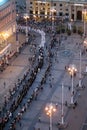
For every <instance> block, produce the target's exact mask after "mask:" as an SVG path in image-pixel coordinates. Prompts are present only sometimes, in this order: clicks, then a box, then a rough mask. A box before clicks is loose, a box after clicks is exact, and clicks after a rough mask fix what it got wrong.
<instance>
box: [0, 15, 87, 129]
mask: <svg viewBox="0 0 87 130" xmlns="http://www.w3.org/2000/svg"><path fill="white" fill-rule="evenodd" d="M75 26H76V27H77V28H78V30H79V28H80V27H81V30H79V33H78V32H74V31H75V30H74V31H73V28H74V27H75ZM63 27H64V28H63ZM59 28H60V30H59ZM62 29H64V30H65V31H64V30H62ZM67 30H68V31H67ZM59 31H60V32H59ZM86 33H87V32H86V21H85V22H84V21H82V22H79V21H77V22H74V21H67V22H64V21H63V22H62V24H61V23H60V22H59V24H57V23H56V21H53V20H52V21H49V20H48V21H46V22H43V21H41V22H38V20H35V21H33V19H30V18H29V15H28V13H27V14H26V15H25V14H24V17H23V18H22V20H20V19H19V20H18V21H17V30H16V33H14V34H13V35H12V36H10V37H8V39H6V40H5V41H3V42H2V43H3V44H4V42H5V44H4V45H5V46H6V47H7V45H6V42H8V43H9V44H11V48H10V49H9V50H10V51H9V50H6V52H5V51H3V48H1V50H2V51H1V55H0V56H1V60H3V58H4V64H3V65H2V61H1V68H0V70H1V72H0V129H1V130H63V129H65V130H73V129H74V130H86V129H87V115H86V110H87V102H86V97H87V94H86V91H87V88H86V84H87V42H86ZM4 48H5V47H4ZM5 49H6V48H5ZM3 56H4V57H3Z"/></svg>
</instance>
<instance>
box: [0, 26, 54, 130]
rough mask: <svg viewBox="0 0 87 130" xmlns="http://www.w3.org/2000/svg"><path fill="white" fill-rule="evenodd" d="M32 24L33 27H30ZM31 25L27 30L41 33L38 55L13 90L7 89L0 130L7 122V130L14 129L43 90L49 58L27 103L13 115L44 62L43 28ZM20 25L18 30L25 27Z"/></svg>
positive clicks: (0, 119) (48, 68) (49, 65)
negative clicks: (7, 97) (8, 96)
mask: <svg viewBox="0 0 87 130" xmlns="http://www.w3.org/2000/svg"><path fill="white" fill-rule="evenodd" d="M31 25H32V24H31ZM33 26H34V28H31V27H33ZM33 26H30V27H29V30H30V29H31V31H35V32H38V33H40V35H41V44H40V46H39V52H38V56H37V57H36V59H35V62H34V63H35V64H34V65H33V66H32V68H33V69H32V68H31V70H30V69H29V70H28V71H27V73H26V74H24V76H23V78H22V79H18V83H16V84H15V87H14V88H13V90H10V89H9V94H10V98H9V102H8V101H7V99H6V97H5V102H4V107H3V109H2V111H1V113H0V115H1V118H0V129H1V130H3V128H5V126H6V124H7V123H8V122H10V126H9V130H15V129H16V123H17V122H18V121H20V119H21V116H22V114H23V113H24V112H25V111H26V109H27V107H29V106H30V104H31V102H32V101H33V100H36V99H37V95H38V94H39V92H40V91H41V90H43V84H44V83H45V82H46V77H47V74H48V72H49V70H50V67H51V64H50V60H49V62H48V63H49V64H48V67H47V69H46V71H45V74H44V76H43V78H42V79H41V82H40V84H39V86H38V87H37V88H35V90H34V91H33V93H31V95H30V98H29V99H28V100H27V103H25V104H23V106H22V108H21V110H20V111H19V112H18V113H17V114H16V116H14V112H15V111H16V110H17V108H18V107H19V105H20V104H21V102H22V100H23V98H24V97H25V95H26V94H27V92H28V91H29V89H30V88H31V86H32V84H33V82H34V81H35V79H36V76H37V73H38V71H39V70H40V69H41V68H42V66H43V64H44V44H45V32H44V31H43V30H42V31H41V27H40V28H39V29H37V27H36V26H35V25H33ZM21 27H22V28H20V31H21V29H22V30H23V29H24V28H25V27H24V26H21ZM53 40H54V41H56V39H55V37H53ZM24 45H27V43H24ZM52 47H54V46H52ZM52 47H51V48H52ZM21 49H22V48H20V51H21ZM49 53H50V54H49V55H48V57H49V58H48V59H50V57H51V51H50V50H49Z"/></svg>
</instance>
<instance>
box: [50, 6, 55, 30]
mask: <svg viewBox="0 0 87 130" xmlns="http://www.w3.org/2000/svg"><path fill="white" fill-rule="evenodd" d="M50 12H51V17H52V31H54V12H56V9H55V8H54V7H51V9H50Z"/></svg>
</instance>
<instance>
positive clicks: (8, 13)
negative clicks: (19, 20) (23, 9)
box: [0, 0, 16, 44]
mask: <svg viewBox="0 0 87 130" xmlns="http://www.w3.org/2000/svg"><path fill="white" fill-rule="evenodd" d="M15 30H16V12H15V1H14V0H0V44H2V43H3V42H4V41H5V40H6V39H7V38H8V37H9V36H10V35H12V34H13V33H14V32H15Z"/></svg>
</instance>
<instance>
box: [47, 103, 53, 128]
mask: <svg viewBox="0 0 87 130" xmlns="http://www.w3.org/2000/svg"><path fill="white" fill-rule="evenodd" d="M45 111H46V114H47V115H48V116H49V117H50V130H52V114H53V113H54V112H56V106H55V105H54V104H52V103H49V104H47V105H46V107H45Z"/></svg>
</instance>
